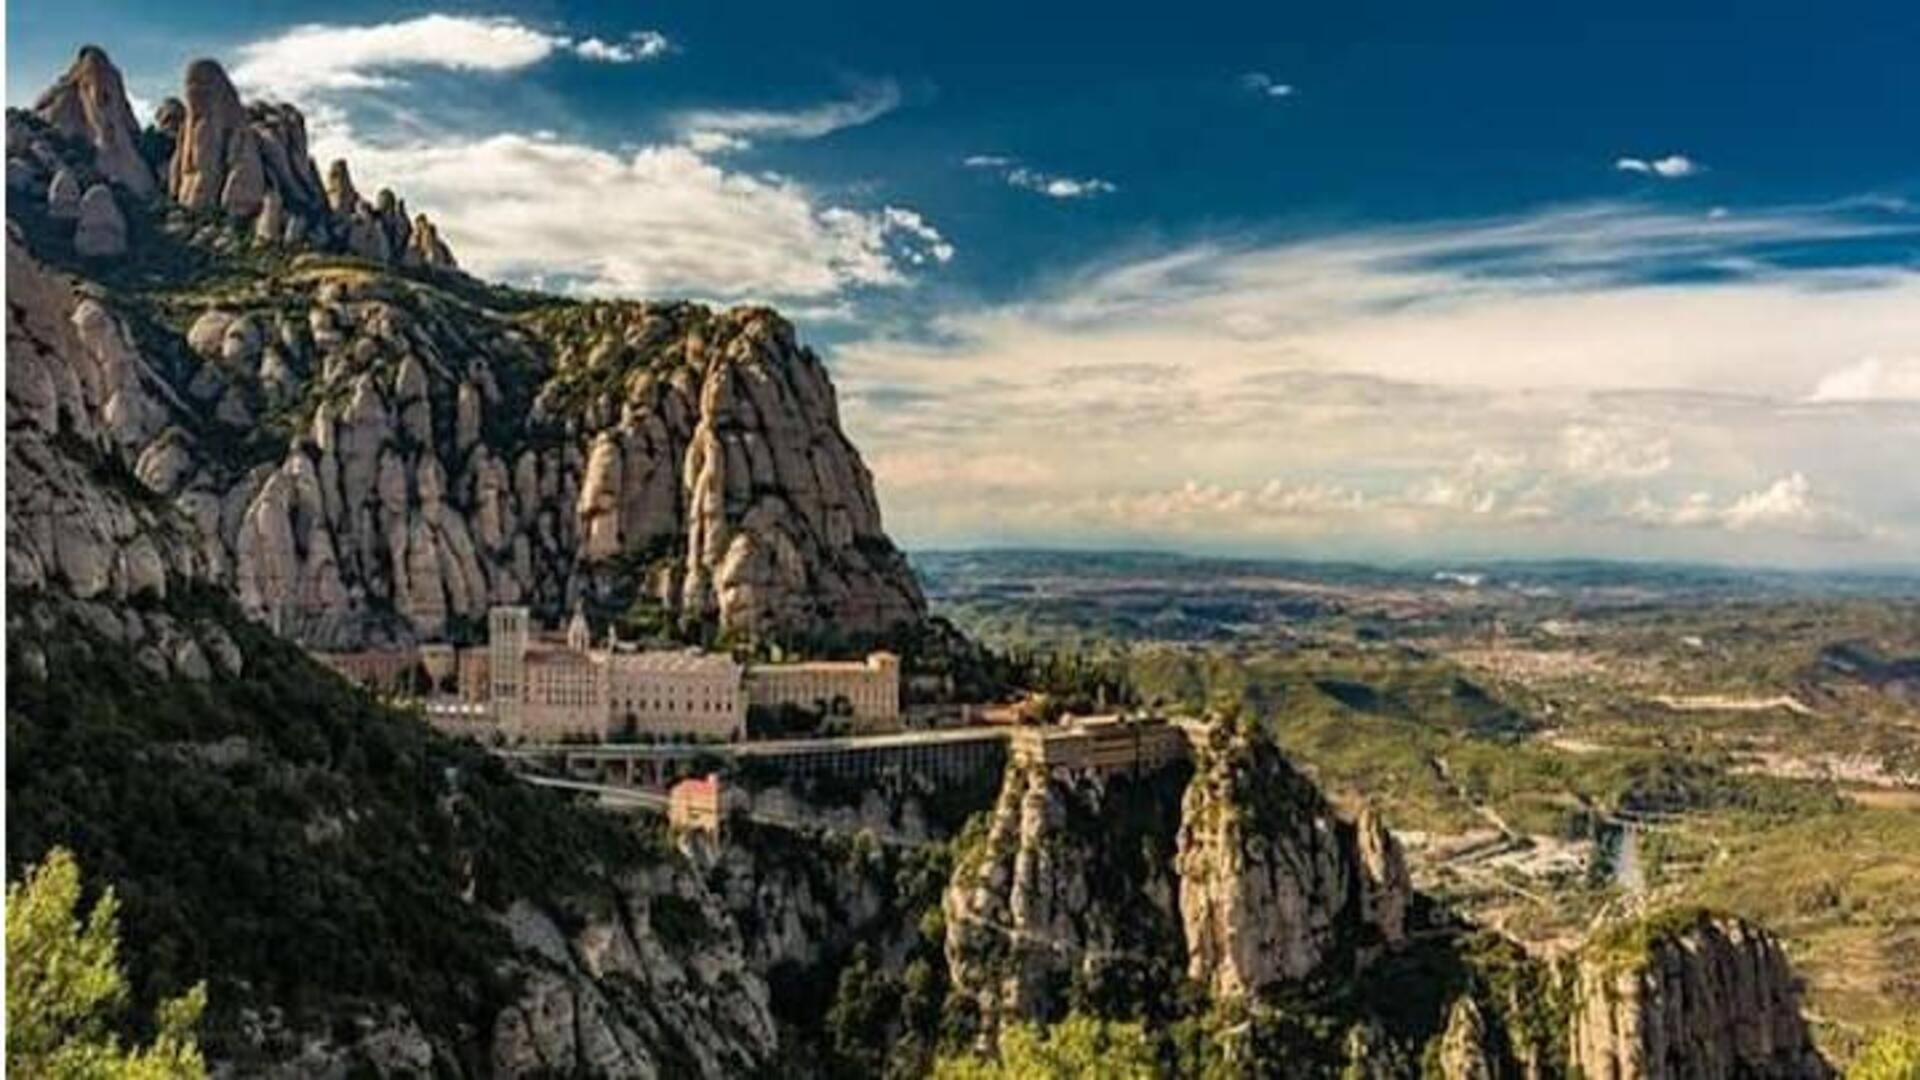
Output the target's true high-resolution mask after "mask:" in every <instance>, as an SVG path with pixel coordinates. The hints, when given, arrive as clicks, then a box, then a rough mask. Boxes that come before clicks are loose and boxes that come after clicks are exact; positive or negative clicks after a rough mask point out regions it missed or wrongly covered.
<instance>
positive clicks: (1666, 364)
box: [835, 204, 1920, 561]
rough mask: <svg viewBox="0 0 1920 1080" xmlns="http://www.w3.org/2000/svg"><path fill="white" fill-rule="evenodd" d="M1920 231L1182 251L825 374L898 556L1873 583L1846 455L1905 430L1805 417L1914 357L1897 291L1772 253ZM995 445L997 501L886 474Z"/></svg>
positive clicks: (1523, 218) (876, 346)
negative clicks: (1893, 361) (1584, 571)
mask: <svg viewBox="0 0 1920 1080" xmlns="http://www.w3.org/2000/svg"><path fill="white" fill-rule="evenodd" d="M1916 232H1920V222H1916V221H1914V220H1912V219H1910V218H1908V217H1906V216H1905V215H1904V214H1902V213H1899V212H1895V211H1882V210H1873V209H1869V208H1865V207H1859V206H1832V207H1797V208H1796V207H1776V208H1765V209H1763V208H1750V209H1748V210H1746V211H1743V213H1742V214H1740V215H1738V216H1733V217H1727V218H1721V219H1707V218H1705V217H1703V216H1701V215H1698V214H1694V213H1681V212H1667V211H1662V210H1658V209H1652V208H1648V207H1646V206H1643V205H1635V204H1598V205H1588V206H1578V207H1571V208H1560V209H1549V210H1543V211H1540V212H1536V213H1530V214H1521V215H1513V216H1508V217H1501V218H1492V219H1484V220H1478V221H1461V222H1450V223H1438V224H1430V225H1422V226H1412V227H1371V228H1356V229H1347V230H1336V231H1323V232H1319V233H1315V234H1311V235H1303V236H1301V237H1299V238H1297V239H1278V240H1273V241H1269V242H1266V243H1249V242H1245V241H1242V242H1238V243H1230V242H1225V241H1218V242H1201V243H1194V244H1190V245H1186V246H1180V247H1175V248H1170V249H1166V250H1162V251H1158V252H1154V253H1149V254H1134V255H1132V256H1130V257H1127V258H1124V259H1120V260H1116V261H1109V262H1103V263H1100V264H1096V265H1094V266H1090V267H1087V268H1084V269H1082V270H1081V271H1079V272H1076V273H1073V274H1070V275H1068V276H1066V277H1064V278H1062V279H1060V280H1057V281H1056V282H1054V283H1053V284H1052V286H1051V287H1048V288H1044V289H1042V290H1039V292H1038V294H1037V295H1035V296H1033V297H1031V298H1028V299H1024V300H1021V301H1018V302H1014V303H1008V304H1001V305H995V306H990V307H983V308H979V309H976V310H971V311H966V312H959V313H954V314H952V315H949V316H947V317H944V318H941V319H939V320H936V323H935V325H934V327H933V328H932V330H933V332H932V335H931V340H919V339H914V340H900V339H868V340H862V341H854V342H851V343H848V344H843V345H842V346H840V347H839V348H838V350H837V353H836V356H835V364H836V375H837V377H838V379H839V381H840V383H841V385H842V386H843V388H844V391H843V401H844V402H845V403H846V408H847V412H848V424H849V426H850V427H851V428H853V429H854V430H855V431H856V432H857V433H858V436H859V438H860V439H861V442H862V445H863V446H865V447H871V448H873V450H874V451H875V454H876V457H875V461H876V465H875V472H876V476H877V477H878V478H879V479H880V482H881V484H882V487H883V491H884V493H885V496H886V499H887V506H888V516H889V523H890V525H892V526H894V527H896V528H898V529H899V531H900V532H901V533H903V534H904V535H905V536H907V537H908V538H909V540H910V541H913V542H922V543H940V542H950V541H953V540H955V539H960V540H1006V541H1019V542H1027V541H1033V542H1044V541H1046V540H1047V539H1049V538H1050V537H1058V536H1061V535H1063V533H1065V534H1071V535H1073V536H1075V537H1076V538H1084V537H1086V536H1097V537H1099V538H1103V539H1108V540H1113V541H1116V542H1133V541H1143V542H1151V541H1153V540H1155V539H1157V538H1166V537H1177V538H1178V539H1179V541H1180V542H1181V543H1183V544H1187V545H1189V546H1194V545H1204V546H1210V547H1215V548H1226V549H1233V550H1273V547H1272V545H1282V546H1284V545H1285V544H1287V543H1291V542H1293V541H1294V540H1299V541H1301V542H1303V543H1306V542H1308V541H1311V543H1312V544H1316V545H1319V548H1318V550H1324V549H1325V545H1327V544H1329V543H1335V544H1338V545H1340V546H1341V548H1342V550H1354V551H1371V552H1374V553H1378V554H1399V555H1405V554H1412V553H1434V552H1463V551H1464V552H1470V551H1474V550H1482V549H1488V548H1491V549H1497V550H1502V551H1505V552H1508V553H1526V552H1527V551H1529V550H1534V551H1539V552H1541V553H1560V554H1565V553H1568V552H1581V553H1590V554H1615V555H1619V554H1635V555H1645V554H1656V553H1657V554H1662V555H1668V556H1674V557H1702V558H1721V557H1724V556H1725V554H1726V551H1725V549H1724V547H1723V546H1721V545H1720V544H1719V543H1718V542H1716V541H1715V540H1714V538H1713V535H1714V533H1715V532H1722V533H1724V532H1727V531H1737V532H1739V533H1740V534H1741V537H1742V541H1741V546H1740V552H1741V555H1742V556H1743V557H1746V558H1752V559H1762V560H1773V561H1821V560H1823V559H1831V558H1856V557H1874V556H1875V555H1876V553H1877V557H1880V558H1897V557H1899V556H1900V553H1901V552H1902V551H1907V552H1909V553H1910V551H1911V550H1912V548H1911V547H1910V546H1907V547H1903V545H1911V544H1912V543H1914V542H1915V541H1916V540H1920V520H1916V515H1915V511H1914V507H1913V506H1912V504H1911V500H1910V499H1906V500H1904V501H1903V496H1902V494H1901V492H1900V491H1899V490H1898V485H1896V484H1892V483H1890V482H1889V477H1888V475H1887V474H1886V473H1885V472H1884V470H1876V469H1874V468H1872V467H1871V465H1870V462H1872V461H1873V460H1885V459H1886V457H1887V455H1889V454H1892V455H1896V456H1915V455H1920V411H1916V410H1915V409H1914V408H1907V409H1905V411H1901V410H1900V409H1898V408H1895V409H1894V410H1893V411H1891V412H1889V411H1885V410H1881V411H1878V412H1874V413H1872V414H1869V415H1867V416H1866V417H1865V419H1863V418H1862V416H1861V415H1860V414H1859V413H1858V411H1857V410H1851V411H1850V410H1844V409H1842V408H1840V407H1838V406H1837V405H1832V404H1816V403H1809V402H1808V401H1807V397H1808V387H1810V386H1813V385H1815V383H1816V382H1817V381H1818V379H1819V378H1820V376H1822V375H1824V374H1827V373H1830V372H1834V371H1837V370H1840V369H1841V368H1842V365H1844V364H1850V363H1853V361H1851V360H1849V359H1845V358H1851V357H1858V356H1863V355H1882V354H1885V353H1886V352H1887V351H1888V350H1890V349H1893V348H1897V347H1898V345H1899V343H1903V342H1910V341H1912V340H1914V339H1915V337H1916V336H1920V274H1915V273H1913V272H1911V271H1909V270H1906V269H1903V268H1900V267H1898V266H1887V267H1884V268H1882V269H1880V270H1875V271H1872V272H1867V273H1863V272H1861V271H1860V269H1859V268H1858V266H1856V265H1852V260H1849V259H1848V258H1847V257H1846V256H1845V255H1844V253H1842V254H1840V255H1838V256H1837V257H1836V261H1835V263H1834V264H1833V265H1831V266H1829V267H1824V268H1823V267H1821V266H1818V265H1812V266H1809V265H1806V264H1805V263H1804V262H1803V261H1799V260H1794V261H1789V262H1777V261H1775V259H1774V254H1773V253H1776V252H1782V251H1794V252H1798V253H1800V254H1801V255H1804V250H1805V246H1806V245H1809V244H1817V245H1820V246H1822V247H1823V248H1832V249H1839V250H1840V251H1842V252H1844V250H1845V249H1846V248H1847V246H1848V245H1868V246H1876V245H1877V246H1884V245H1885V244H1886V243H1887V242H1888V241H1889V240H1891V239H1894V238H1897V237H1903V236H1905V237H1910V236H1912V235H1914V234H1915V233H1916ZM1830 393H1831V391H1830ZM1065 431H1071V432H1072V437H1071V438H1064V439H1063V438H1062V437H1061V433H1062V432H1065ZM1148 433H1150V435H1149V434H1148ZM989 447H990V448H991V452H992V453H993V454H995V455H999V456H1000V457H1002V458H1007V457H1013V458H1017V459H1019V460H1021V461H1023V462H1026V463H1027V465H1026V466H1025V470H1024V475H1025V477H1026V479H1025V481H1024V482H1023V483H1022V484H1020V485H1018V486H1016V487H1012V488H1007V489H999V488H995V487H993V486H992V485H991V484H990V483H988V482H987V480H988V479H989V478H977V477H976V478H971V479H969V478H967V477H949V478H948V479H947V480H946V481H945V482H943V483H941V484H939V485H938V486H923V484H922V482H921V481H920V480H919V479H917V478H916V477H915V476H913V475H912V473H911V471H909V472H907V473H904V474H899V475H896V474H893V473H891V472H890V471H889V470H890V466H889V463H890V462H893V461H899V460H916V459H917V460H923V461H924V460H932V459H937V458H943V459H948V460H968V459H973V458H977V457H980V456H983V455H984V454H985V453H986V452H987V450H988V448H989ZM1796 476H1797V477H1799V478H1800V479H1798V480H1795V479H1794V477H1796ZM1276 478H1277V479H1278V481H1279V486H1278V487H1271V488H1270V486H1269V485H1271V484H1273V483H1274V482H1275V480H1276ZM1763 478H1764V479H1763ZM1777 479H1785V480H1787V481H1790V482H1789V483H1787V485H1786V486H1785V487H1776V483H1775V481H1776V480H1777ZM1307 491H1317V492H1320V493H1322V494H1323V495H1327V493H1332V494H1331V495H1329V496H1328V497H1324V498H1319V499H1314V498H1306V497H1304V496H1295V497H1287V493H1289V492H1307ZM1262 493H1265V494H1264V496H1263V494H1262ZM1696 496H1699V497H1698V498H1696ZM1149 511H1151V512H1149ZM1050 515H1051V516H1052V517H1051V520H1053V521H1055V524H1053V525H1049V523H1048V522H1049V520H1050ZM1183 515H1184V517H1183ZM1068 516H1071V518H1072V520H1073V521H1075V522H1078V523H1079V524H1078V525H1075V526H1073V527H1072V528H1068V527H1066V526H1063V525H1060V524H1058V522H1060V521H1064V520H1066V518H1067V517H1068ZM1174 518H1181V520H1180V521H1179V522H1178V523H1176V522H1174V521H1173V520H1172V519H1174ZM1075 529H1078V530H1080V531H1079V532H1077V533H1076V532H1074V530H1075ZM1836 553H1840V554H1836Z"/></svg>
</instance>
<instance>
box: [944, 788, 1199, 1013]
mask: <svg viewBox="0 0 1920 1080" xmlns="http://www.w3.org/2000/svg"><path fill="white" fill-rule="evenodd" d="M1187 772H1188V770H1187V769H1186V767H1185V766H1184V765H1183V764H1179V765H1173V766H1168V767H1165V768H1163V769H1160V770H1156V771H1155V772H1152V773H1148V774H1146V775H1144V776H1138V777H1136V776H1133V775H1131V774H1107V773H1101V772H1096V771H1090V770H1089V771H1059V770H1055V771H1049V770H1047V769H1045V768H1041V767H1037V766H1024V765H1015V766H1013V767H1010V768H1009V769H1008V770H1007V776H1006V782H1005V784H1004V786H1003V787H1002V788H1001V791H1000V796H999V799H998V801H997V802H996V803H995V805H994V808H993V812H992V814H991V815H990V816H989V817H988V819H987V820H986V822H985V828H984V831H983V832H982V833H981V834H980V835H977V836H976V837H974V838H972V842H971V843H970V844H969V845H967V846H966V847H965V849H964V850H963V853H962V855H961V856H960V861H959V865H958V866H957V867H956V868H955V871H954V875H953V880H952V882H951V883H950V884H949V885H948V887H947V891H946V897H945V900H944V901H943V906H944V910H945V914H946V928H947V936H946V955H947V964H948V969H949V972H950V974H951V976H952V980H953V987H954V993H955V995H956V996H957V997H959V998H960V999H961V1000H963V1001H965V1002H966V1003H967V1005H968V1006H969V1007H970V1012H971V1014H972V1016H973V1018H974V1019H975V1020H976V1021H977V1023H978V1026H979V1027H980V1028H982V1029H984V1030H992V1029H993V1028H994V1027H995V1026H996V1025H997V1024H999V1023H1000V1022H1001V1021H1002V1020H1003V1019H1008V1018H1023V1019H1045V1020H1050V1019H1055V1018H1057V1017H1058V1016H1059V1015H1060V1014H1061V1013H1063V1012H1064V1011H1065V1010H1066V1009H1067V1008H1068V1007H1069V1005H1074V1006H1078V1007H1080V1008H1088V1007H1096V1006H1097V1005H1098V1004H1099V1003H1101V1002H1103V1001H1108V1000H1114V999H1121V1000H1141V1001H1154V1000H1156V999H1159V1003H1160V1004H1162V1005H1165V1004H1167V998H1168V996H1169V993H1170V991H1171V990H1172V989H1173V987H1174V986H1175V985H1176V984H1177V982H1178V978H1179V976H1178V973H1179V971H1180V969H1181V967H1182V966H1183V965H1184V957H1183V955H1182V952H1183V950H1182V947H1181V940H1180V930H1179V912H1178V908H1177V906H1176V905H1177V902H1178V901H1177V890H1178V884H1177V882H1176V881H1175V878H1174V865H1173V856H1174V851H1173V844H1174V829H1175V827H1176V823H1177V820H1178V811H1177V806H1178V800H1179V793H1180V790H1181V788H1182V786H1183V785H1184V783H1185V781H1186V777H1187Z"/></svg>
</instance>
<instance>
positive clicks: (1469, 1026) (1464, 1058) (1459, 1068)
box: [1439, 994, 1500, 1080]
mask: <svg viewBox="0 0 1920 1080" xmlns="http://www.w3.org/2000/svg"><path fill="white" fill-rule="evenodd" d="M1491 1046H1492V1041H1491V1039H1490V1037H1489V1033H1488V1031H1487V1021H1486V1018H1485V1017H1484V1016H1482V1015H1481V1012H1480V1006H1479V1004H1478V1003H1477V1002H1475V1001H1474V1000H1473V997H1472V996H1471V995H1465V994H1463V995H1461V996H1460V997H1458V998H1455V999H1454V1002H1453V1005H1452V1007H1451V1008H1449V1009H1448V1010H1447V1027H1446V1030H1445V1031H1444V1032H1442V1033H1441V1035H1440V1055H1439V1066H1440V1080H1498V1077H1499V1075H1500V1074H1499V1070H1497V1069H1496V1068H1495V1067H1494V1062H1495V1061H1496V1060H1498V1059H1497V1058H1496V1057H1495V1055H1494V1053H1493V1050H1492V1049H1491Z"/></svg>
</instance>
